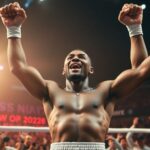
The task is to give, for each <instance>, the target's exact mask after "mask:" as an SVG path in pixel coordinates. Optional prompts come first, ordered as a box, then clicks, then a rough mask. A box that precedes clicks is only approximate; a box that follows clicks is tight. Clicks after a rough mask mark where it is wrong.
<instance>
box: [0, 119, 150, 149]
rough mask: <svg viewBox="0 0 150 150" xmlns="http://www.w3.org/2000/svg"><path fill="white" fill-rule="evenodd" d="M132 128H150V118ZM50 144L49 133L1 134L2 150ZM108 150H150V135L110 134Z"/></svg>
mask: <svg viewBox="0 0 150 150" xmlns="http://www.w3.org/2000/svg"><path fill="white" fill-rule="evenodd" d="M124 127H125V126H124ZM127 128H128V126H127ZM130 128H150V117H147V118H146V120H145V118H144V119H143V118H138V117H135V118H133V119H132V122H131V125H130ZM50 144H51V138H50V135H49V133H41V132H39V133H25V132H0V150H50ZM106 150H150V133H133V132H128V133H117V134H108V135H107V137H106Z"/></svg>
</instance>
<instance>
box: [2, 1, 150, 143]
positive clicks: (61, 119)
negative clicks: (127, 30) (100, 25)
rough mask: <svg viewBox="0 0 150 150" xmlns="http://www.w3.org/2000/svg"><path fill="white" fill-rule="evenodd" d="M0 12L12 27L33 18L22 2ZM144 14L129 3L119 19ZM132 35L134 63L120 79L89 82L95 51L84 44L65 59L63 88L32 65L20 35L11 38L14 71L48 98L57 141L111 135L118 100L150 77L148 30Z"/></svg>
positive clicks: (31, 89)
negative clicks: (85, 49)
mask: <svg viewBox="0 0 150 150" xmlns="http://www.w3.org/2000/svg"><path fill="white" fill-rule="evenodd" d="M0 15H1V18H2V22H3V24H4V26H5V27H7V28H8V27H11V26H20V25H22V24H23V22H24V21H25V19H26V18H27V16H26V13H25V11H24V9H23V8H21V7H20V5H19V4H18V3H10V4H9V5H6V6H5V7H2V8H0ZM142 15H143V11H142V9H141V7H140V6H138V5H135V4H125V5H124V6H123V7H122V10H121V11H120V13H119V17H118V19H119V21H120V22H121V23H122V24H124V25H131V24H141V23H142ZM130 41H131V50H130V60H131V68H130V69H128V70H125V71H123V72H122V73H120V74H119V75H118V76H117V77H116V78H115V79H114V80H108V81H103V82H100V83H99V84H98V86H97V88H94V89H93V88H91V87H90V86H89V76H90V75H92V74H93V73H94V70H93V67H92V64H91V60H90V58H89V56H88V55H87V54H86V53H85V52H83V51H82V50H79V49H76V50H73V51H71V52H70V53H69V54H68V55H67V57H66V59H65V62H64V68H63V72H62V74H63V75H64V76H65V78H66V85H65V88H64V89H62V88H60V87H59V85H58V84H57V83H56V82H54V81H51V80H50V81H47V80H45V79H44V78H43V77H42V76H41V74H40V73H39V72H38V71H37V70H36V69H35V68H34V67H32V66H30V65H28V63H27V61H26V57H25V53H24V49H23V47H22V43H21V39H20V38H18V37H10V38H8V48H7V53H8V62H9V67H10V71H11V72H12V73H13V74H14V75H15V76H16V77H17V78H18V79H19V80H20V81H21V82H22V83H23V85H24V86H25V87H26V89H27V90H28V91H29V92H30V93H31V94H32V95H33V96H35V97H36V98H38V99H39V100H41V101H42V102H43V106H44V111H45V114H46V117H47V121H48V124H49V129H50V134H51V139H52V142H104V141H105V137H106V134H107V131H108V128H109V124H110V120H111V117H112V114H113V111H114V107H115V104H116V103H117V101H118V100H120V99H122V98H123V97H125V96H128V95H129V94H130V93H131V92H133V91H134V90H135V89H136V88H137V87H139V86H140V85H141V84H142V83H143V82H144V81H145V80H147V79H148V78H149V77H150V57H148V54H147V49H146V46H145V43H144V39H143V36H142V35H141V34H140V35H136V36H133V37H131V38H130Z"/></svg>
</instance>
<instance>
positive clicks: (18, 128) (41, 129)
mask: <svg viewBox="0 0 150 150" xmlns="http://www.w3.org/2000/svg"><path fill="white" fill-rule="evenodd" d="M0 131H7V132H8V131H10V132H18V131H23V132H49V131H50V129H49V128H48V127H31V126H0ZM108 132H109V133H127V132H133V133H150V128H109V130H108Z"/></svg>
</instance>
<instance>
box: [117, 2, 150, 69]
mask: <svg viewBox="0 0 150 150" xmlns="http://www.w3.org/2000/svg"><path fill="white" fill-rule="evenodd" d="M118 20H119V21H120V22H121V23H122V24H123V25H125V26H126V27H127V29H128V31H129V36H130V42H131V50H130V59H131V66H132V68H137V67H138V66H139V65H140V64H141V63H142V61H143V60H144V59H145V58H146V57H148V53H147V49H146V46H145V42H144V39H143V34H142V20H143V10H142V7H141V6H139V5H136V4H125V5H124V6H123V7H122V10H121V11H120V13H119V16H118Z"/></svg>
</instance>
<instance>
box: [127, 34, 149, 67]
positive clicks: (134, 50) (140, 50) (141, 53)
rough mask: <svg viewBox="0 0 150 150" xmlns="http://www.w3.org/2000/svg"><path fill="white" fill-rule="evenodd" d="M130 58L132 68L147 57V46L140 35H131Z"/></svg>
mask: <svg viewBox="0 0 150 150" xmlns="http://www.w3.org/2000/svg"><path fill="white" fill-rule="evenodd" d="M130 41H131V51H130V59H131V65H132V68H137V67H138V66H139V65H140V64H141V62H142V61H143V60H144V59H145V58H146V57H148V52H147V48H146V45H145V42H144V39H143V36H142V35H136V36H132V37H131V38H130Z"/></svg>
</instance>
